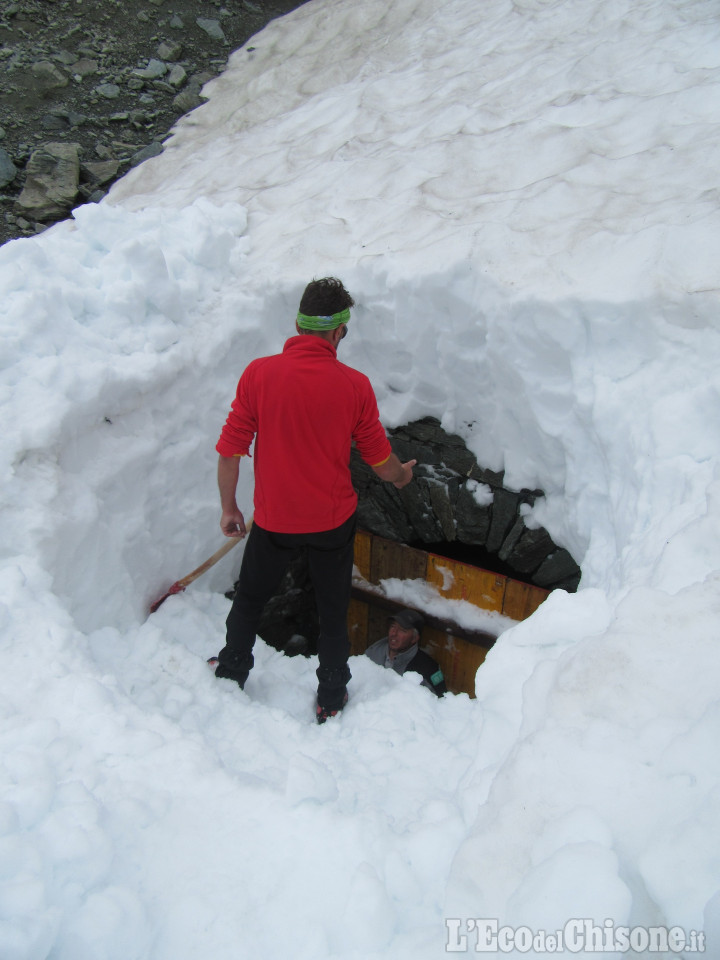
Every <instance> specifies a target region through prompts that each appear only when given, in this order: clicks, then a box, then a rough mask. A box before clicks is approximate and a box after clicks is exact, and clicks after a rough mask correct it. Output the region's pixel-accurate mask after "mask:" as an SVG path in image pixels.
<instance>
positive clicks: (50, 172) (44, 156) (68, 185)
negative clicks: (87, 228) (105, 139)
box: [15, 143, 80, 221]
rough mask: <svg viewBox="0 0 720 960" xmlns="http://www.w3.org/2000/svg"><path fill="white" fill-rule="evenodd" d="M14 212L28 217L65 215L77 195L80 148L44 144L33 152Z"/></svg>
mask: <svg viewBox="0 0 720 960" xmlns="http://www.w3.org/2000/svg"><path fill="white" fill-rule="evenodd" d="M26 174H27V175H26V179H25V186H24V187H23V190H22V193H21V194H20V196H19V197H18V199H17V201H16V202H15V213H17V214H19V215H21V216H25V217H29V218H30V219H31V220H41V221H47V220H57V219H59V218H60V217H62V216H65V215H66V214H67V212H68V210H70V208H71V207H72V205H73V203H74V201H75V198H76V197H77V194H78V185H79V181H80V148H79V146H78V144H77V143H46V144H44V145H43V146H42V147H40V148H39V149H37V150H35V151H33V153H32V154H31V155H30V159H29V160H28V163H27V168H26Z"/></svg>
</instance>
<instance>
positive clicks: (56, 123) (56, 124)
mask: <svg viewBox="0 0 720 960" xmlns="http://www.w3.org/2000/svg"><path fill="white" fill-rule="evenodd" d="M40 123H41V125H42V128H43V130H55V131H58V130H69V129H70V124H69V123H68V122H67V120H65V119H64V118H63V117H56V116H53V114H51V113H49V114H46V115H45V116H44V117H43V118H42V120H41V121H40Z"/></svg>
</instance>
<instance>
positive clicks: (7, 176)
mask: <svg viewBox="0 0 720 960" xmlns="http://www.w3.org/2000/svg"><path fill="white" fill-rule="evenodd" d="M16 176H17V167H16V166H15V164H14V163H13V162H12V160H11V158H10V155H9V153H8V152H7V150H3V148H2V147H0V187H6V186H7V185H8V184H9V183H12V182H13V180H14V179H15V177H16Z"/></svg>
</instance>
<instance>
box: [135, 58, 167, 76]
mask: <svg viewBox="0 0 720 960" xmlns="http://www.w3.org/2000/svg"><path fill="white" fill-rule="evenodd" d="M167 72H168V68H167V64H165V63H163V62H162V60H155V59H154V58H153V59H151V60H148V65H147V66H146V67H142V68H138V69H137V70H133V76H135V77H140V79H141V80H159V79H160V77H164V76H165V74H166V73H167Z"/></svg>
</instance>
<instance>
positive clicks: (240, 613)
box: [218, 514, 355, 709]
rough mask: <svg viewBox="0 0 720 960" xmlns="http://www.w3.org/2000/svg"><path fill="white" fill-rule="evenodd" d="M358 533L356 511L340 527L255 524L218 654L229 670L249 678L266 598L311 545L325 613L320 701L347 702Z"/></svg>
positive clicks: (320, 605)
mask: <svg viewBox="0 0 720 960" xmlns="http://www.w3.org/2000/svg"><path fill="white" fill-rule="evenodd" d="M354 539H355V515H354V514H353V516H352V517H350V518H349V519H348V520H346V521H345V523H343V524H342V525H341V526H339V527H336V528H335V529H334V530H323V531H321V532H320V533H272V532H271V531H269V530H264V529H263V528H262V527H259V526H258V525H257V524H256V523H255V524H253V526H252V527H251V529H250V534H249V536H248V539H247V543H246V544H245V552H244V554H243V560H242V565H241V567H240V578H239V580H238V584H237V589H236V590H235V598H234V600H233V605H232V609H231V610H230V613H229V614H228V618H227V621H226V626H227V635H226V640H225V646H224V647H223V649H222V650H221V651H220V653H219V654H218V659H219V661H220V664H221V665H222V666H223V668H224V670H223V675H225V676H228V675H230V676H232V677H233V679H236V680H237V681H238V683H240V685H241V686H242V685H243V684H244V682H245V680H246V679H247V675H248V673H249V672H250V670H251V669H252V666H253V663H254V658H253V655H252V650H253V646H254V644H255V636H256V632H257V627H258V623H259V622H260V617H261V615H262V612H263V609H264V607H265V604H266V603H267V602H268V600H269V599H270V598H271V597H272V596H273V595H274V594H275V592H276V590H277V588H278V587H279V585H280V581H281V580H282V578H283V576H284V574H285V571H286V570H287V568H288V565H289V564H290V562H291V561H292V560H294V559H295V558H296V557H297V556H299V555H300V553H302V552H303V551H305V552H306V554H307V559H308V565H309V568H310V576H311V578H312V582H313V588H314V590H315V600H316V603H317V608H318V616H319V619H320V636H319V637H318V661H319V666H318V670H317V677H318V681H319V683H318V703H319V704H320V706H321V707H329V708H330V709H335V708H336V707H339V706H341V705H342V699H343V697H344V695H345V687H346V684H347V682H348V680H349V679H350V670H349V668H348V656H349V654H350V641H349V639H348V632H347V609H348V603H349V602H350V585H351V581H352V567H353V542H354Z"/></svg>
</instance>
